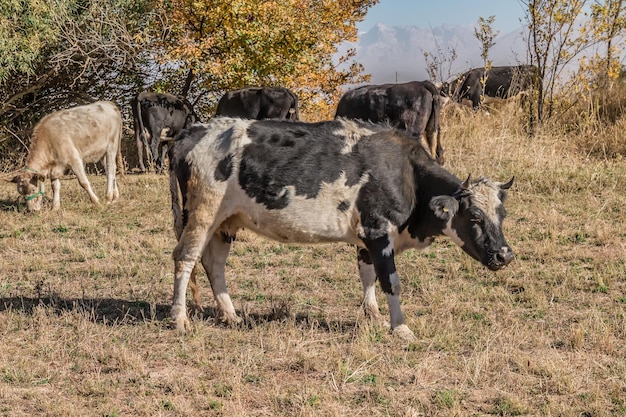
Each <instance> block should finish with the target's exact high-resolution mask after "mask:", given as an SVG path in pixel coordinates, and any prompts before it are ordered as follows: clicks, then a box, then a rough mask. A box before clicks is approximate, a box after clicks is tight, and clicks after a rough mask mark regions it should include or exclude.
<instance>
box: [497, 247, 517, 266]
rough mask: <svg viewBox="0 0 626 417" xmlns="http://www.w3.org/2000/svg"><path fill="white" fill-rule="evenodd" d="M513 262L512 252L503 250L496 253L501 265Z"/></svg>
mask: <svg viewBox="0 0 626 417" xmlns="http://www.w3.org/2000/svg"><path fill="white" fill-rule="evenodd" d="M512 260H513V252H511V251H510V250H501V251H500V252H497V253H496V261H498V263H501V264H505V265H506V264H508V263H510V262H511V261H512Z"/></svg>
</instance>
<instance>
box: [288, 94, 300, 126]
mask: <svg viewBox="0 0 626 417" xmlns="http://www.w3.org/2000/svg"><path fill="white" fill-rule="evenodd" d="M290 93H291V97H293V114H292V115H291V116H292V117H290V119H292V120H300V114H299V111H298V107H299V105H298V96H297V95H296V94H295V93H293V92H290Z"/></svg>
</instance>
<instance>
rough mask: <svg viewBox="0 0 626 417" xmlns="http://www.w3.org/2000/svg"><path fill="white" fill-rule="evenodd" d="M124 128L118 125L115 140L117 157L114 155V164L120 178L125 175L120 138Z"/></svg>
mask: <svg viewBox="0 0 626 417" xmlns="http://www.w3.org/2000/svg"><path fill="white" fill-rule="evenodd" d="M123 131H124V128H123V126H122V124H121V123H120V134H119V137H118V138H117V155H115V162H116V165H117V172H118V173H119V176H120V177H123V176H124V175H126V167H125V166H124V158H122V136H123Z"/></svg>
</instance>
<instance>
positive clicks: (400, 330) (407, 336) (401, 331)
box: [393, 324, 415, 342]
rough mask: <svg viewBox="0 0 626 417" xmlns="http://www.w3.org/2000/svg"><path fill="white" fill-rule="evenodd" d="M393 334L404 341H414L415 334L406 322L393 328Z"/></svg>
mask: <svg viewBox="0 0 626 417" xmlns="http://www.w3.org/2000/svg"><path fill="white" fill-rule="evenodd" d="M393 334H394V335H395V336H397V337H399V338H400V339H402V340H404V341H405V342H413V341H415V334H414V333H413V331H412V330H411V329H409V326H407V325H406V324H401V325H399V326H397V327H396V328H395V329H393Z"/></svg>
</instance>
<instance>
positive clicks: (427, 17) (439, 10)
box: [358, 0, 524, 34]
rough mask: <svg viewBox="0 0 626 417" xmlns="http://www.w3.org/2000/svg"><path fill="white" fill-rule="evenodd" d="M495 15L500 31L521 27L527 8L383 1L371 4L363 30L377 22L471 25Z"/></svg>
mask: <svg viewBox="0 0 626 417" xmlns="http://www.w3.org/2000/svg"><path fill="white" fill-rule="evenodd" d="M489 16H495V23H494V25H493V28H494V29H495V30H496V31H499V32H500V33H501V34H503V33H507V32H509V31H511V30H514V29H516V28H517V27H519V26H521V24H520V18H523V17H524V8H523V7H522V5H521V4H520V2H519V1H518V0H381V1H380V3H378V4H377V5H376V6H374V7H372V8H371V9H370V10H369V11H368V13H367V16H366V17H365V20H364V21H363V22H362V23H361V24H359V25H358V28H359V30H360V31H367V30H369V29H371V28H372V27H373V26H374V25H376V23H384V24H386V25H388V26H418V27H421V28H428V27H437V26H441V25H444V24H450V25H464V26H470V25H474V24H476V23H477V22H478V18H479V17H484V18H485V19H487V18H488V17H489Z"/></svg>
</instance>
